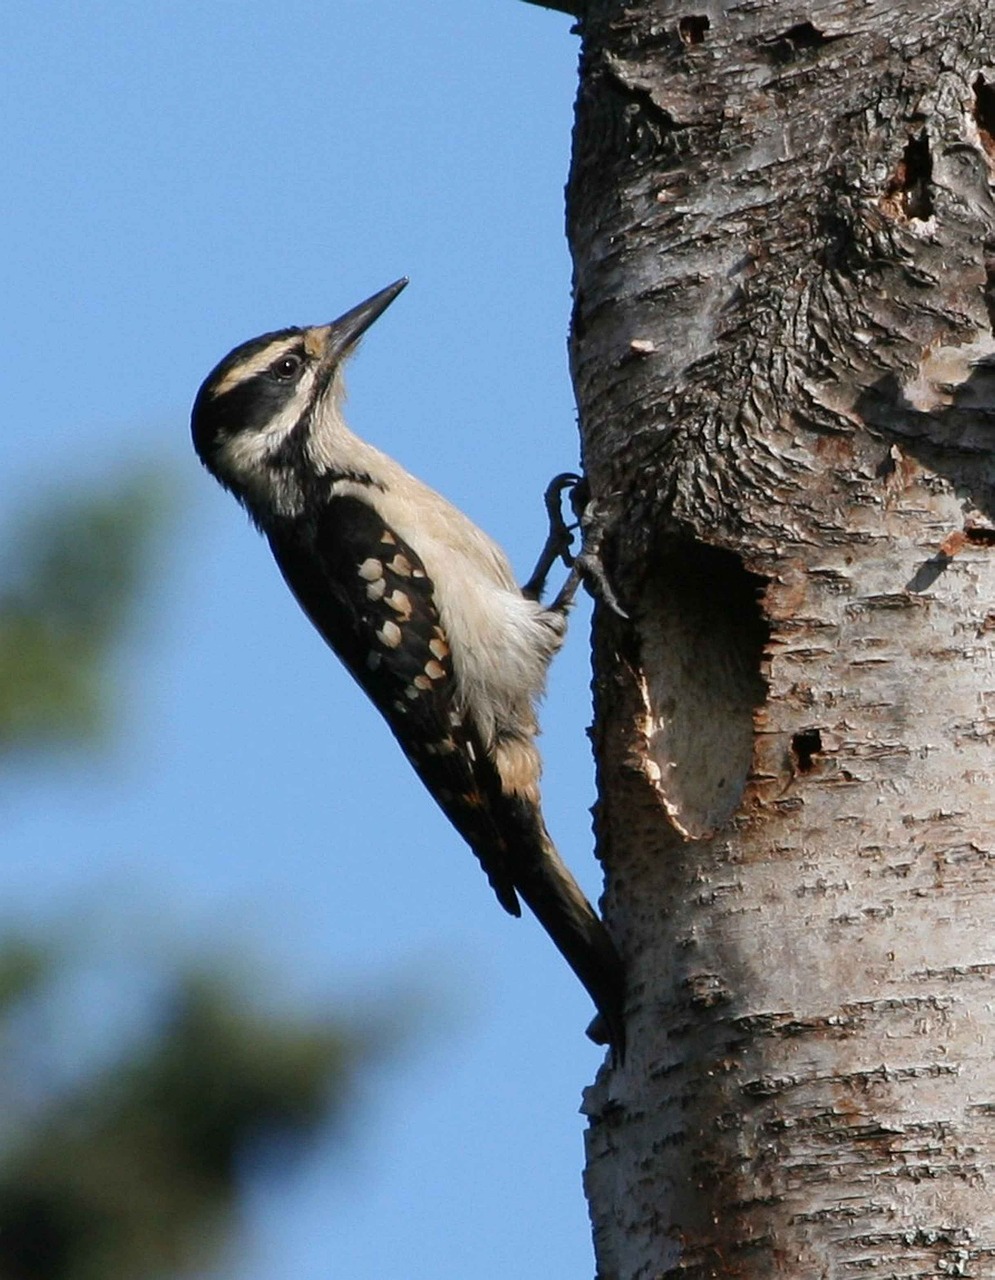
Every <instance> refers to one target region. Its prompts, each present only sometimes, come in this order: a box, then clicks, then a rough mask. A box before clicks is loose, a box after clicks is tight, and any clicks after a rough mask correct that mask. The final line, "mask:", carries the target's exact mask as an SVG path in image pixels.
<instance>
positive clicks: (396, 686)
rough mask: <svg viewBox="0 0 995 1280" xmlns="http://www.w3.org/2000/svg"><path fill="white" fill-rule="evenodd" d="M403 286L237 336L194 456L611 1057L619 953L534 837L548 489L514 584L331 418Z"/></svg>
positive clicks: (548, 618) (468, 528)
mask: <svg viewBox="0 0 995 1280" xmlns="http://www.w3.org/2000/svg"><path fill="white" fill-rule="evenodd" d="M407 283H408V281H407V279H406V278H402V279H400V280H396V281H395V282H394V283H393V284H390V285H388V286H387V287H386V288H384V289H381V290H380V291H379V292H377V293H374V294H373V295H372V296H371V297H369V298H367V299H366V300H365V301H364V302H361V303H359V305H358V306H355V307H352V308H351V309H350V310H348V311H346V312H345V313H344V314H343V315H341V316H340V317H339V318H338V319H337V320H334V321H333V322H332V323H330V324H324V325H317V326H312V327H303V328H301V327H291V328H286V329H280V330H276V331H274V332H271V333H265V334H262V335H261V336H260V337H256V338H252V339H250V340H249V341H247V342H243V343H242V344H240V345H239V346H237V347H235V348H234V350H232V351H231V352H230V353H229V354H228V355H226V356H225V357H224V359H223V360H221V361H220V362H219V363H218V364H217V365H216V366H215V368H214V369H213V370H212V371H211V372H210V373H209V374H208V376H207V378H206V379H205V380H204V382H203V384H202V385H201V387H200V389H199V391H198V392H197V395H196V398H195V400H194V404H193V409H192V412H191V433H192V437H193V444H194V448H195V450H196V453H197V455H198V456H199V458H200V460H201V462H202V463H203V464H204V466H205V467H206V468H207V470H208V471H209V472H210V473H211V474H212V475H213V476H214V477H215V479H216V480H217V481H219V483H220V484H221V485H222V487H223V488H224V489H226V490H228V491H229V492H230V493H231V494H232V495H233V496H234V497H235V499H236V500H237V501H238V502H239V503H240V504H241V505H242V506H243V507H244V508H245V510H246V511H247V512H248V515H249V517H250V519H251V521H252V522H253V523H254V524H255V526H256V527H257V528H258V530H259V531H260V532H261V533H262V535H263V536H264V537H265V538H266V539H267V541H268V542H269V545H270V549H271V551H272V553H273V557H274V559H275V560H276V563H277V566H278V567H279V570H280V572H281V573H282V575H283V578H284V580H285V581H286V584H287V586H288V587H289V588H290V591H291V592H292V594H293V595H294V596H295V598H296V599H297V601H298V603H299V605H300V606H301V608H302V609H303V611H304V613H305V614H306V616H307V617H308V618H309V620H310V621H311V623H312V624H313V625H314V627H315V628H316V629H317V630H318V632H319V633H320V635H321V636H322V637H323V638H324V640H325V641H326V643H327V644H328V645H329V647H330V648H331V649H332V650H333V652H334V653H335V654H336V655H337V656H338V657H339V659H340V660H341V661H342V663H343V664H344V665H345V667H346V668H347V670H348V671H349V673H350V674H351V675H352V676H353V678H354V679H355V680H356V681H357V683H358V684H359V685H360V687H361V688H362V689H363V691H364V692H365V693H366V694H367V695H368V697H369V698H370V700H371V701H372V702H373V704H374V706H375V707H376V708H377V710H378V711H379V712H380V714H381V715H382V716H383V718H384V720H385V721H386V723H387V726H388V728H389V729H390V731H391V733H392V734H393V735H394V737H395V739H396V740H397V742H398V743H399V745H400V747H401V750H402V751H403V753H404V754H405V756H406V757H407V759H408V761H409V762H410V764H411V765H412V767H413V768H414V770H415V772H416V773H417V775H418V776H419V778H420V779H421V781H422V782H423V783H424V784H425V786H426V787H427V789H428V791H429V792H430V794H431V795H432V797H433V798H434V800H435V801H436V803H437V804H438V805H439V806H440V808H441V809H442V811H443V813H444V814H445V815H446V817H447V818H448V820H449V821H450V823H451V824H452V826H453V827H454V828H455V830H456V831H457V832H458V833H459V835H460V836H461V837H462V838H463V839H464V840H465V841H466V843H467V844H468V845H469V846H470V848H471V850H472V851H473V853H474V854H475V855H476V857H477V859H478V861H479V862H480V865H481V866H482V868H483V870H484V872H485V873H486V875H487V878H488V880H489V881H490V884H491V887H492V888H493V890H494V892H495V894H496V895H497V898H498V901H499V902H500V903H501V905H502V906H503V907H504V908H505V910H506V911H508V912H509V913H510V914H511V915H513V916H519V915H520V914H521V905H520V903H521V901H524V902H525V903H526V904H527V905H528V907H529V908H530V909H531V911H532V912H533V913H534V915H535V916H536V917H537V918H538V920H539V922H540V923H541V924H542V926H543V927H544V928H545V930H546V932H547V933H548V934H549V936H550V937H551V939H552V940H553V942H554V944H555V945H556V946H557V948H558V949H559V950H560V952H561V953H562V955H563V956H564V958H565V959H566V961H567V963H568V964H569V965H570V967H571V968H572V969H573V971H574V973H575V974H576V976H577V977H578V978H579V979H580V981H581V983H582V984H583V985H584V987H585V988H586V990H587V991H588V993H589V995H590V996H591V998H592V999H593V1001H594V1004H595V1006H596V1009H597V1011H598V1016H597V1017H596V1018H595V1020H594V1022H593V1023H592V1025H591V1027H590V1028H589V1030H588V1034H589V1035H590V1036H591V1037H592V1039H595V1040H596V1041H598V1042H599V1043H602V1044H604V1043H607V1044H609V1045H610V1047H611V1050H612V1055H613V1059H614V1060H615V1061H616V1062H619V1061H621V1059H622V1055H623V1054H624V1046H625V1035H624V1018H623V1009H624V986H625V984H624V968H623V964H622V961H621V958H620V956H619V953H618V950H617V949H616V947H615V944H614V942H613V941H612V939H611V937H610V935H609V933H608V931H607V929H606V927H605V925H604V924H603V923H602V921H601V919H600V918H599V917H598V915H597V913H596V912H595V911H594V909H593V907H592V906H591V905H590V903H589V902H588V901H587V899H586V898H585V896H584V894H583V892H582V891H581V889H580V887H579V886H578V885H577V882H576V881H575V879H574V877H573V876H572V875H571V873H570V871H569V870H568V868H567V867H566V865H565V864H564V862H563V860H562V859H561V857H560V855H559V853H558V851H557V849H556V846H555V845H554V843H553V841H552V839H551V837H550V835H549V832H548V830H547V828H546V823H545V821H544V818H543V814H542V808H541V799H540V790H539V781H540V775H541V769H542V764H541V759H540V754H539V751H538V749H537V747H536V741H535V739H536V735H537V733H538V721H537V703H538V700H539V699H540V697H541V695H542V693H543V690H544V686H545V680H546V673H547V669H548V666H549V664H550V661H551V660H552V658H553V656H554V655H555V654H556V652H557V650H558V649H559V648H560V647H561V645H562V643H563V640H564V635H565V631H566V623H567V613H568V610H569V607H570V605H571V603H572V600H573V592H574V589H575V587H576V575H573V576H572V577H571V579H568V582H567V584H566V585H565V586H564V588H563V590H562V591H561V592H560V594H559V595H558V596H557V597H556V599H555V600H554V601H553V602H552V603H551V604H550V605H549V606H546V605H543V604H542V602H541V599H540V597H541V594H542V590H543V587H544V584H545V578H546V575H547V574H548V571H549V569H550V567H551V565H552V564H553V563H554V562H555V560H556V558H557V555H558V554H561V555H562V557H563V559H564V561H565V562H566V563H570V562H571V561H570V558H569V556H568V555H567V553H566V552H565V551H564V544H563V533H564V528H565V527H564V526H563V525H562V523H560V524H559V525H557V523H556V522H555V521H553V520H552V510H553V509H552V506H551V505H550V495H549V491H547V508H548V509H549V510H550V514H551V530H550V537H549V540H548V541H547V545H546V547H545V548H544V551H543V555H542V556H540V560H539V564H537V566H536V571H535V572H534V573H533V575H532V577H531V578H530V579H529V581H528V582H527V583H526V585H525V587H524V588H521V587H519V586H518V585H517V583H516V580H515V577H514V574H513V571H512V569H511V566H510V563H509V561H508V558H507V556H506V555H505V553H504V551H503V550H502V549H501V548H500V547H499V546H498V544H497V543H496V542H495V541H493V540H492V539H491V538H490V537H489V536H488V535H487V534H486V533H485V532H484V531H483V530H482V529H480V528H479V527H478V526H477V525H476V524H475V523H474V522H473V521H472V520H470V518H469V517H468V516H466V515H465V514H463V512H461V511H460V510H459V509H458V508H457V507H455V506H453V505H452V504H451V503H450V502H448V501H447V500H446V499H445V498H443V497H442V496H441V495H440V494H438V493H436V492H435V491H434V490H433V489H431V488H430V487H429V486H428V485H426V484H424V483H422V481H420V480H419V479H417V478H416V477H415V476H413V475H412V474H410V473H409V472H408V471H407V470H406V469H405V468H404V467H402V466H401V465H400V464H399V463H398V462H396V461H395V460H394V459H393V458H391V457H389V456H388V455H387V454H386V453H384V452H382V451H381V450H379V449H378V448H376V447H375V446H374V445H372V444H370V443H368V442H367V441H365V440H363V439H361V438H360V437H359V436H357V435H356V434H354V433H353V432H352V431H351V430H350V429H349V427H348V426H347V425H346V422H345V419H344V417H343V409H342V406H343V398H344V382H343V369H344V366H345V364H346V363H347V361H348V359H349V357H350V356H351V355H352V354H353V353H354V352H355V350H356V347H357V344H358V343H359V340H360V338H361V337H362V336H363V334H364V333H365V332H366V331H367V329H368V328H369V327H370V326H371V325H372V324H373V322H374V321H375V320H376V319H377V318H378V317H379V316H381V315H382V314H383V312H384V311H385V310H386V309H387V307H388V306H390V304H391V303H392V302H393V301H394V300H395V299H396V298H397V296H398V295H399V294H400V293H401V291H402V290H403V289H404V288H405V286H406V285H407ZM576 480H578V477H576V476H569V475H567V476H564V477H558V481H554V485H553V486H551V489H552V488H555V487H556V485H557V484H559V488H560V489H562V488H563V487H564V485H567V484H569V483H570V482H571V481H576ZM557 497H558V491H557ZM557 512H558V507H557ZM567 537H568V539H569V534H568V535H567Z"/></svg>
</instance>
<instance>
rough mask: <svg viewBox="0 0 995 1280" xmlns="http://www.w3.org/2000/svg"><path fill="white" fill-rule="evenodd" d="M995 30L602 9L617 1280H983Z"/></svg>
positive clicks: (918, 16)
mask: <svg viewBox="0 0 995 1280" xmlns="http://www.w3.org/2000/svg"><path fill="white" fill-rule="evenodd" d="M993 19H995V11H993V10H992V7H991V6H990V5H989V6H985V5H984V4H982V3H979V2H978V0H957V2H956V3H954V2H947V3H939V2H938V3H933V4H929V5H918V6H903V5H898V4H896V3H894V2H893V0H869V2H868V3H864V4H859V5H858V4H856V3H855V2H854V0H836V2H835V3H829V2H821V3H819V2H817V3H812V4H808V5H805V6H799V5H798V4H789V3H786V2H781V0H738V2H737V3H732V2H729V3H725V4H723V3H722V0H688V3H686V4H683V5H682V4H678V3H676V2H675V0H631V3H628V4H627V5H625V6H624V7H623V5H621V4H619V3H618V2H617V0H589V2H588V3H587V5H586V6H585V12H584V16H583V18H582V22H581V34H582V38H583V46H582V59H581V84H580V92H579V97H578V104H577V122H576V130H575V138H574V156H573V167H572V172H571V178H570V184H569V188H568V202H569V209H568V224H569V234H570V240H571V245H572V249H573V254H574V262H575V308H574V317H573V331H572V342H571V352H572V364H573V372H574V378H575V383H576V389H577V397H578V403H579V406H580V413H581V428H582V433H583V444H584V454H585V463H586V468H587V471H588V474H589V476H590V479H591V483H592V488H593V491H594V492H595V493H596V494H599V495H601V496H602V498H603V499H604V500H605V501H607V502H609V503H610V504H611V505H612V507H613V510H614V525H613V528H612V534H611V537H610V538H609V542H608V546H607V549H606V559H607V568H608V571H609V576H610V578H611V580H612V582H613V584H614V586H615V590H616V592H617V594H618V595H619V597H620V599H621V600H622V603H623V605H624V606H625V607H626V609H627V611H628V612H629V614H630V616H631V622H630V623H625V622H623V621H621V620H619V619H618V618H616V617H614V616H613V615H610V614H609V613H608V611H607V610H604V609H602V610H600V611H599V614H598V618H597V625H596V636H595V639H596V643H595V649H596V671H595V691H596V704H597V705H596V728H595V743H596V750H597V755H598V761H599V771H600V795H601V797H602V798H601V801H600V805H599V810H598V816H597V826H598V835H599V844H600V852H601V856H602V858H603V859H604V862H605V865H606V868H607V871H608V878H609V886H610V889H609V894H608V898H607V902H606V911H607V915H608V920H609V923H610V926H611V928H612V930H613V932H614V934H615V936H616V937H617V938H618V940H619V942H620V944H621V946H622V948H623V950H624V953H625V956H626V958H627V963H628V965H629V969H630V977H631V990H630V1008H629V1044H630V1049H629V1055H628V1059H627V1061H626V1063H625V1065H624V1066H623V1067H622V1068H620V1069H618V1070H615V1071H614V1072H612V1071H610V1070H608V1069H607V1068H606V1069H605V1071H604V1072H603V1073H602V1076H601V1077H600V1078H599V1080H598V1082H597V1084H596V1085H595V1086H594V1087H593V1088H592V1089H591V1090H589V1091H588V1095H587V1099H586V1110H587V1113H588V1115H589V1118H590V1129H589V1134H588V1139H589V1140H588V1149H589V1166H588V1173H587V1186H588V1191H589V1195H590V1198H591V1205H592V1216H593V1219H594V1225H595V1237H596V1246H597V1251H598V1262H599V1276H600V1277H602V1280H635V1278H637V1277H638V1278H639V1280H649V1278H650V1277H652V1278H653V1280H659V1278H661V1277H670V1276H689V1277H706V1276H709V1277H711V1276H735V1277H744V1278H755V1280H768V1278H769V1277H775V1276H785V1277H806V1278H807V1277H824V1278H826V1280H829V1278H832V1280H836V1278H838V1277H849V1276H856V1275H860V1274H863V1273H864V1272H865V1271H866V1272H870V1273H873V1274H874V1275H875V1276H880V1277H886V1276H888V1277H903V1280H904V1278H906V1277H923V1278H925V1277H936V1276H956V1275H961V1276H975V1277H982V1276H993V1275H995V1180H993V1172H995V1168H993V1160H995V1064H993V1050H995V1036H993V1034H992V1016H993V1015H992V998H993V991H995V986H993V978H995V927H993V922H995V843H993V841H995V834H993V832H995V824H993V818H995V806H993V794H992V782H993V765H992V743H993V737H995V719H993V714H995V670H993V667H995V664H993V658H992V639H993V636H995V532H993V526H995V520H993V517H995V510H993V501H995V486H993V482H995V468H993V462H992V450H993V445H995V338H993V333H992V321H993V312H995V203H993V197H992V184H993V181H995V66H993V65H992V58H993V54H992V51H991V48H990V40H989V33H990V31H991V29H992V23H993Z"/></svg>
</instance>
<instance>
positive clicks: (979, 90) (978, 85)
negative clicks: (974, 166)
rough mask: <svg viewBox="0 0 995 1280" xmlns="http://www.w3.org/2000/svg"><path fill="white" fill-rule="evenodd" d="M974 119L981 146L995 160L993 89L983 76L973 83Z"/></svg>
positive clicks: (994, 94)
mask: <svg viewBox="0 0 995 1280" xmlns="http://www.w3.org/2000/svg"><path fill="white" fill-rule="evenodd" d="M974 119H975V123H976V124H977V126H978V133H979V134H980V135H981V145H982V146H983V147H984V149H985V150H986V151H987V152H988V154H989V155H990V156H991V157H992V159H995V89H993V88H992V86H991V85H990V84H989V83H988V82H987V81H986V80H985V77H984V76H978V78H977V79H976V80H975V82H974Z"/></svg>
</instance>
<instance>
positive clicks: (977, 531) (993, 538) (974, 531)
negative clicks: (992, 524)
mask: <svg viewBox="0 0 995 1280" xmlns="http://www.w3.org/2000/svg"><path fill="white" fill-rule="evenodd" d="M964 536H965V538H967V540H968V542H970V543H971V545H972V546H975V547H995V529H988V528H986V527H985V526H984V525H978V524H972V525H969V526H968V527H967V528H966V529H965V530H964Z"/></svg>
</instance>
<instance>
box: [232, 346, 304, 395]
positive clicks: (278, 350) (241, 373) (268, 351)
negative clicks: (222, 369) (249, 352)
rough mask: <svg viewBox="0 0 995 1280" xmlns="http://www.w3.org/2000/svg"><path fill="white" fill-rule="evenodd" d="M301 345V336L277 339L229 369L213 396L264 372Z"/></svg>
mask: <svg viewBox="0 0 995 1280" xmlns="http://www.w3.org/2000/svg"><path fill="white" fill-rule="evenodd" d="M299 345H300V338H299V337H297V336H292V337H289V338H277V339H275V340H274V341H273V342H271V343H270V344H269V346H266V347H263V349H262V351H257V352H256V354H255V355H254V356H252V357H250V359H248V360H245V361H244V362H243V363H242V364H237V365H236V366H235V368H234V369H229V370H228V372H227V373H226V374H225V376H224V377H223V378H222V379H221V381H220V382H219V383H218V385H217V386H216V387H215V388H214V389H213V390H212V392H211V398H212V399H214V400H217V398H218V396H223V395H224V394H225V393H226V392H228V391H231V390H232V389H233V388H235V387H237V386H239V385H240V384H241V383H243V382H245V381H246V380H247V379H249V378H254V377H255V376H256V374H257V373H262V372H263V370H264V369H268V368H269V367H270V365H271V364H272V363H273V361H274V360H278V359H279V358H280V356H283V355H286V354H287V352H289V351H292V350H293V349H294V348H295V347H298V346H299Z"/></svg>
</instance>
